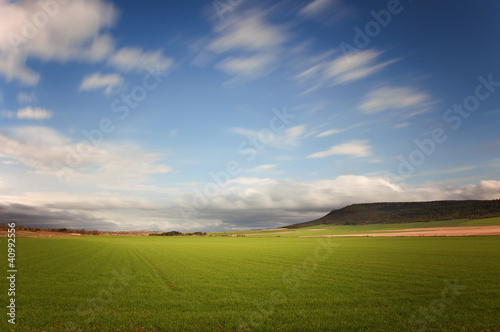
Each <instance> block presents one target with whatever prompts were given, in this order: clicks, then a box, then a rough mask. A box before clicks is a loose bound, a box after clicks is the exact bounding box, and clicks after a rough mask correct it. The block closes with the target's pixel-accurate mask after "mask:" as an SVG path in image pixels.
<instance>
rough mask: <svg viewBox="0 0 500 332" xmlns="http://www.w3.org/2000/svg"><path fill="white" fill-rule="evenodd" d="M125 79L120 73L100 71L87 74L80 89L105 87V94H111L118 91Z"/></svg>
mask: <svg viewBox="0 0 500 332" xmlns="http://www.w3.org/2000/svg"><path fill="white" fill-rule="evenodd" d="M124 82H125V80H124V79H123V77H122V76H121V75H120V74H101V73H100V72H97V73H93V74H91V75H88V76H85V77H84V78H83V80H82V83H80V87H79V90H80V91H92V90H97V89H104V94H105V95H107V96H109V95H111V94H113V93H114V92H117V90H119V89H120V88H121V87H122V86H123V84H124Z"/></svg>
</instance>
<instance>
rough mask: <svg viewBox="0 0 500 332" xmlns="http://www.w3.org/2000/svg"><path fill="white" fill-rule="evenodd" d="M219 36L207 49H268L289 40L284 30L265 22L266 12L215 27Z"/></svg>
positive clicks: (219, 51)
mask: <svg viewBox="0 0 500 332" xmlns="http://www.w3.org/2000/svg"><path fill="white" fill-rule="evenodd" d="M215 32H216V33H217V34H218V37H217V38H215V39H214V40H213V41H212V42H210V44H209V45H208V47H207V49H208V50H209V51H212V52H215V53H224V52H227V51H229V50H243V51H252V52H255V51H266V52H267V51H268V50H270V49H273V48H276V47H278V46H279V45H281V44H283V43H284V42H285V41H286V40H287V35H286V33H285V32H284V30H283V29H282V28H280V27H278V26H274V25H271V24H268V23H266V22H265V18H264V13H263V12H258V13H251V14H250V15H249V16H247V17H246V18H243V19H239V18H232V19H228V20H227V21H225V22H223V23H220V24H218V25H217V26H216V27H215Z"/></svg>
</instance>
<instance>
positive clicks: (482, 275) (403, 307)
mask: <svg viewBox="0 0 500 332" xmlns="http://www.w3.org/2000/svg"><path fill="white" fill-rule="evenodd" d="M0 246H1V247H3V248H6V247H7V242H6V239H4V238H3V239H1V240H0ZM4 256H6V255H4ZM2 264H3V266H7V261H6V258H5V257H4V258H3V259H2ZM17 269H18V273H17V280H16V310H17V312H16V314H17V315H16V322H17V324H16V326H15V328H14V330H15V331H64V330H67V331H78V330H79V329H81V330H82V331H118V330H119V331H239V330H246V331H251V330H254V331H419V330H421V331H423V330H428V331H481V330H482V331H499V330H500V317H499V315H498V313H499V312H500V283H499V282H498V281H499V275H500V237H455V238H452V237H449V238H322V239H315V238H277V237H274V238H251V237H245V238H241V237H240V238H234V237H84V238H60V239H18V240H17ZM4 270H5V271H6V270H7V268H5V269H4ZM4 273H5V274H6V272H4ZM2 280H3V281H2V283H1V287H2V289H3V290H4V291H2V294H3V295H2V303H4V305H7V303H8V302H7V301H8V297H7V294H6V293H7V292H6V290H7V289H8V285H7V282H6V278H2ZM7 319H8V317H7V316H4V318H3V319H2V321H1V323H0V329H1V330H2V331H6V330H9V329H12V325H11V324H8V323H7Z"/></svg>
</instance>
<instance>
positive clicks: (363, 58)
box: [295, 49, 397, 94]
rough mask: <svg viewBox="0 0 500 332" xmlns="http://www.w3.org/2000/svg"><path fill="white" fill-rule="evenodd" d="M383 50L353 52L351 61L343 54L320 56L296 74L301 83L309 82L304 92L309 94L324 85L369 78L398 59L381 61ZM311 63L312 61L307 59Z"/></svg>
mask: <svg viewBox="0 0 500 332" xmlns="http://www.w3.org/2000/svg"><path fill="white" fill-rule="evenodd" d="M381 54H382V52H380V51H377V50H373V49H369V50H365V51H362V52H358V53H355V54H353V55H352V56H351V57H350V59H349V61H348V60H347V59H346V58H345V57H344V56H342V55H337V56H336V58H334V59H333V60H332V59H328V58H327V59H324V58H319V59H318V61H317V62H316V63H313V64H310V65H309V66H308V67H306V68H305V69H303V70H302V71H301V72H300V73H299V74H297V75H296V76H295V79H296V80H297V81H298V82H299V83H301V84H307V85H308V86H309V88H308V89H307V90H306V91H305V92H304V93H303V94H307V93H310V92H312V91H314V90H317V89H319V88H321V87H324V86H333V85H338V84H345V83H351V82H354V81H358V80H361V79H364V78H367V77H369V76H371V75H373V74H375V73H377V72H378V71H380V70H382V69H383V68H385V67H387V66H388V65H390V64H392V63H394V62H396V61H397V59H393V60H388V61H383V62H380V61H379V57H380V56H381ZM306 62H307V63H309V62H310V61H306Z"/></svg>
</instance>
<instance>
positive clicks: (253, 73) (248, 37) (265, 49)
mask: <svg viewBox="0 0 500 332" xmlns="http://www.w3.org/2000/svg"><path fill="white" fill-rule="evenodd" d="M288 39H289V36H288V33H287V32H286V29H285V28H284V27H282V26H279V25H275V24H272V23H270V22H268V20H267V19H266V12H265V11H262V10H251V11H246V12H245V13H244V14H243V16H242V17H230V18H228V19H226V20H224V21H223V22H217V23H216V24H215V27H214V36H213V37H212V39H211V40H210V41H208V42H207V43H206V46H205V48H204V52H208V53H204V52H202V53H201V54H199V55H198V56H197V58H196V61H195V62H196V63H198V62H199V60H200V59H201V58H203V59H205V60H204V62H206V59H207V58H208V57H210V55H209V54H214V55H217V56H219V57H220V56H223V57H224V58H223V59H222V60H220V61H218V62H217V64H216V65H215V67H216V68H217V69H219V70H221V71H223V72H225V73H226V74H228V75H230V76H232V77H233V79H232V80H230V81H229V82H228V83H235V82H239V81H244V80H248V79H254V78H256V77H261V76H264V75H266V74H268V73H270V72H271V71H273V69H274V66H276V65H277V64H278V61H279V55H280V52H281V51H282V48H283V44H284V43H285V42H286V41H287V40H288Z"/></svg>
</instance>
